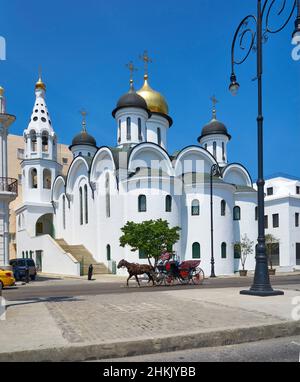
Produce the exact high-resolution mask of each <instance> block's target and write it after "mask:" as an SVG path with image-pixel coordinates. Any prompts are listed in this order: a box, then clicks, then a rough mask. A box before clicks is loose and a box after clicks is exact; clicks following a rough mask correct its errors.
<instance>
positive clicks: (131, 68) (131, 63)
mask: <svg viewBox="0 0 300 382" xmlns="http://www.w3.org/2000/svg"><path fill="white" fill-rule="evenodd" d="M125 66H126V67H127V68H128V69H129V71H130V83H133V73H134V72H137V71H138V69H137V68H136V67H135V66H134V65H133V62H132V61H129V63H128V64H126V65H125Z"/></svg>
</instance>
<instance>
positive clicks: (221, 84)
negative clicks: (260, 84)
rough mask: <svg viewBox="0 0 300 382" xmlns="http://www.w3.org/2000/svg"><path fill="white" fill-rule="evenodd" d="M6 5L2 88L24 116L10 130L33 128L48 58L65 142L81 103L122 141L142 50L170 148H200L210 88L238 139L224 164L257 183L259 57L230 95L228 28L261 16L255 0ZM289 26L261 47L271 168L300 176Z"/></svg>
mask: <svg viewBox="0 0 300 382" xmlns="http://www.w3.org/2000/svg"><path fill="white" fill-rule="evenodd" d="M279 2H280V0H279ZM290 2H291V0H290ZM0 9H1V16H2V17H1V23H0V35H1V36H4V37H5V38H6V42H7V60H6V61H0V84H1V85H2V86H3V87H5V88H6V96H7V102H8V111H9V112H10V113H12V114H15V115H16V116H17V122H16V123H15V124H14V125H13V127H12V128H11V133H13V134H22V132H23V130H24V129H25V128H26V127H27V124H28V121H29V118H30V115H31V111H32V107H33V102H34V84H35V82H36V80H37V76H38V67H39V65H41V66H42V71H43V79H44V81H45V83H46V85H47V105H48V108H49V111H50V115H51V119H52V121H53V126H54V129H55V130H56V133H57V135H58V137H59V141H60V142H62V143H66V144H69V143H70V142H71V140H72V137H73V136H74V135H75V134H76V133H77V132H78V131H79V130H80V127H81V116H80V114H79V110H80V109H82V108H85V109H86V110H87V111H88V113H89V115H88V130H89V132H90V133H91V134H93V135H94V136H95V138H96V139H97V144H98V145H99V146H100V145H104V144H105V145H115V144H116V133H117V128H116V124H115V121H114V120H113V118H112V116H111V111H112V110H113V108H114V107H115V104H116V102H117V100H118V98H119V97H120V96H121V95H122V94H123V93H125V92H126V91H127V90H128V81H129V74H128V71H127V69H126V68H125V64H126V63H127V62H129V61H130V60H133V61H134V63H135V64H136V65H137V66H138V67H139V71H138V73H137V74H136V75H135V87H136V88H139V87H141V86H142V78H143V64H142V62H141V61H139V59H138V57H139V55H140V54H141V53H142V52H143V51H144V50H145V49H147V50H148V52H149V55H150V56H151V57H152V59H153V64H152V65H151V66H150V69H149V76H150V84H151V86H152V87H153V88H154V89H156V90H159V91H160V92H162V93H163V94H164V96H165V97H166V99H167V101H168V104H169V108H170V115H171V116H172V118H173V120H174V125H173V126H172V128H171V129H170V131H169V136H168V149H169V152H171V153H172V152H174V151H175V150H177V149H180V148H182V147H184V146H187V145H190V144H197V137H198V136H199V135H200V132H201V129H202V127H203V125H204V124H206V123H207V122H208V121H209V120H210V119H211V101H210V97H211V96H212V95H213V94H215V95H216V97H217V98H218V100H219V104H218V106H217V110H218V112H217V116H218V119H220V120H221V121H222V122H224V123H225V124H226V126H227V128H228V130H229V132H230V134H231V135H232V140H231V142H230V143H229V160H230V161H231V162H241V163H243V164H244V165H245V166H246V167H247V168H248V169H249V171H250V173H251V174H252V176H253V178H254V179H256V174H257V171H256V168H257V154H256V153H257V143H256V142H257V135H256V114H257V96H256V94H257V93H256V92H257V90H256V89H257V87H256V82H253V81H252V78H254V77H255V73H256V64H255V56H254V54H252V55H251V56H250V57H249V59H248V61H247V62H246V63H245V64H243V65H242V66H239V67H237V75H238V81H239V83H240V84H241V90H240V93H239V95H238V96H237V97H232V96H231V95H230V93H229V91H228V85H229V76H230V72H231V68H230V49H231V41H232V38H233V34H234V32H235V29H236V27H237V26H238V24H239V22H240V21H241V19H242V18H243V17H244V16H246V15H247V14H248V13H251V12H255V11H256V1H255V0H243V1H241V0H227V1H223V0H160V1H159V0H152V1H151V2H150V1H145V0H131V1H124V0H110V1H107V0H85V1H84V2H79V1H71V0H59V1H58V0H52V1H47V2H45V1H44V2H42V1H40V0H39V1H37V0H28V1H24V0H9V1H8V0H6V1H5V0H0ZM293 21H294V18H293ZM293 27H294V25H293V22H292V21H291V22H290V24H289V25H288V26H287V28H286V29H285V30H284V31H283V32H281V33H280V34H277V35H272V36H271V37H270V39H269V41H268V42H267V44H265V45H264V117H265V173H266V175H268V174H271V173H274V172H279V171H280V172H286V173H290V174H292V175H296V176H299V175H300V174H299V144H300V107H299V105H300V94H299V89H300V86H299V85H300V61H293V60H292V58H291V51H292V48H293V46H292V45H291V33H292V31H293Z"/></svg>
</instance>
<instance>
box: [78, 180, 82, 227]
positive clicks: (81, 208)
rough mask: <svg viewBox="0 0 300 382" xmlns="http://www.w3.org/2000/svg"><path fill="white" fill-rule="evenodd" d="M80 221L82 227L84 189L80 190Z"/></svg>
mask: <svg viewBox="0 0 300 382" xmlns="http://www.w3.org/2000/svg"><path fill="white" fill-rule="evenodd" d="M79 220H80V225H82V224H83V197H82V187H80V188H79Z"/></svg>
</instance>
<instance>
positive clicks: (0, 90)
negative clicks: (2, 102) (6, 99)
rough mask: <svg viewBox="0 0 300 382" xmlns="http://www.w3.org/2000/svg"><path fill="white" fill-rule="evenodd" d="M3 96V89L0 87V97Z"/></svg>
mask: <svg viewBox="0 0 300 382" xmlns="http://www.w3.org/2000/svg"><path fill="white" fill-rule="evenodd" d="M3 94H4V88H3V87H2V86H0V96H3Z"/></svg>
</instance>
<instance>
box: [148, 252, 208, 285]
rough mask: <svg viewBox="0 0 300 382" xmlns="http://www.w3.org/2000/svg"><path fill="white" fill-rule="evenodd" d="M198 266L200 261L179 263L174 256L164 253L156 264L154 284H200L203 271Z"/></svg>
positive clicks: (202, 278) (202, 279)
mask: <svg viewBox="0 0 300 382" xmlns="http://www.w3.org/2000/svg"><path fill="white" fill-rule="evenodd" d="M199 265H200V260H185V261H183V262H179V261H178V260H177V259H176V256H175V255H174V254H172V253H164V254H163V255H161V256H160V258H159V260H158V262H157V264H156V268H155V272H156V283H157V284H158V285H162V284H165V285H173V284H175V283H176V282H180V283H181V284H189V283H191V282H192V283H193V284H195V285H199V284H202V283H203V281H204V271H203V269H201V268H200V267H199Z"/></svg>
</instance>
